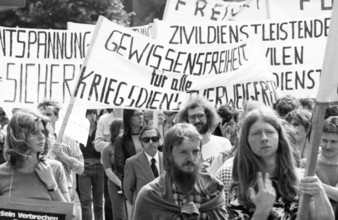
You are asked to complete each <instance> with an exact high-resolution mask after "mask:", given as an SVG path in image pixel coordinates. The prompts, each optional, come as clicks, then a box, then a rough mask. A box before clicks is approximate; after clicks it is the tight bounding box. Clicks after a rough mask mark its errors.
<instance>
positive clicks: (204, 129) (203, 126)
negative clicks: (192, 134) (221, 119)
mask: <svg viewBox="0 0 338 220" xmlns="http://www.w3.org/2000/svg"><path fill="white" fill-rule="evenodd" d="M193 125H194V126H195V127H196V129H197V130H198V132H199V133H200V134H201V135H203V134H205V133H207V132H208V131H209V127H208V124H207V123H205V124H203V122H197V123H194V124H193ZM199 125H200V126H201V127H197V126H199Z"/></svg>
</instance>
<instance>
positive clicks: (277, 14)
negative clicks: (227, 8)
mask: <svg viewBox="0 0 338 220" xmlns="http://www.w3.org/2000/svg"><path fill="white" fill-rule="evenodd" d="M224 2H228V1H226V0H225V1H224ZM333 2H334V1H333V0H283V1H281V0H257V1H253V2H251V4H248V7H246V8H245V9H244V10H242V11H241V13H238V14H236V15H234V16H233V17H232V20H252V19H255V20H256V19H282V18H284V19H300V18H313V17H317V16H331V11H332V7H333Z"/></svg>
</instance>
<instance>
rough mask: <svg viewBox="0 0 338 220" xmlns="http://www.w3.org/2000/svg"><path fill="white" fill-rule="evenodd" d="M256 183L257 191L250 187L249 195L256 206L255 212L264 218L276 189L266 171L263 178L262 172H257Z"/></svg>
mask: <svg viewBox="0 0 338 220" xmlns="http://www.w3.org/2000/svg"><path fill="white" fill-rule="evenodd" d="M257 184H258V192H257V193H256V192H255V190H254V189H253V188H252V187H250V188H249V197H250V199H251V201H252V202H253V203H254V204H255V206H256V210H255V214H256V215H259V216H261V217H264V218H266V217H267V216H268V215H269V212H270V210H271V208H272V206H273V204H274V203H275V200H276V190H275V188H273V186H272V182H271V180H270V175H269V174H268V173H266V174H265V177H264V179H263V177H262V173H261V172H258V176H257Z"/></svg>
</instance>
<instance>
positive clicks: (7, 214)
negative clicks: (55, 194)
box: [0, 196, 73, 220]
mask: <svg viewBox="0 0 338 220" xmlns="http://www.w3.org/2000/svg"><path fill="white" fill-rule="evenodd" d="M72 217H73V204H72V203H66V202H56V201H45V200H35V199H26V198H18V197H7V196H0V219H1V220H7V219H8V220H16V219H20V220H21V219H22V220H26V219H27V220H28V219H29V220H32V219H36V220H71V219H72Z"/></svg>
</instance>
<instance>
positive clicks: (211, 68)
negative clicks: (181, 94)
mask: <svg viewBox="0 0 338 220" xmlns="http://www.w3.org/2000/svg"><path fill="white" fill-rule="evenodd" d="M108 25H110V26H108ZM101 26H105V28H107V31H106V32H107V33H108V34H109V36H104V37H103V38H102V40H103V41H104V49H105V52H106V51H110V53H117V54H118V55H120V56H122V57H124V58H125V59H127V60H130V61H132V62H134V63H138V64H140V65H144V66H148V67H152V68H154V69H158V70H162V71H166V72H174V73H185V74H189V75H197V76H201V75H210V74H220V73H227V72H231V71H234V70H236V69H238V68H240V67H241V66H243V65H245V63H246V62H249V61H248V60H247V59H246V56H247V54H245V51H250V50H249V48H248V47H249V46H248V45H247V44H246V43H239V44H236V45H235V46H231V47H228V46H224V47H218V48H217V49H215V48H211V49H208V50H206V49H203V48H192V47H184V46H179V47H178V46H173V45H169V44H162V43H160V42H159V41H155V40H153V39H151V38H148V37H145V36H143V35H140V34H138V33H135V32H133V31H131V30H130V29H127V28H124V27H121V26H119V25H116V24H114V23H112V22H109V21H106V19H105V20H103V22H102V24H101ZM100 32H102V33H104V31H103V30H102V28H101V31H100ZM99 37H100V36H99Z"/></svg>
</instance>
